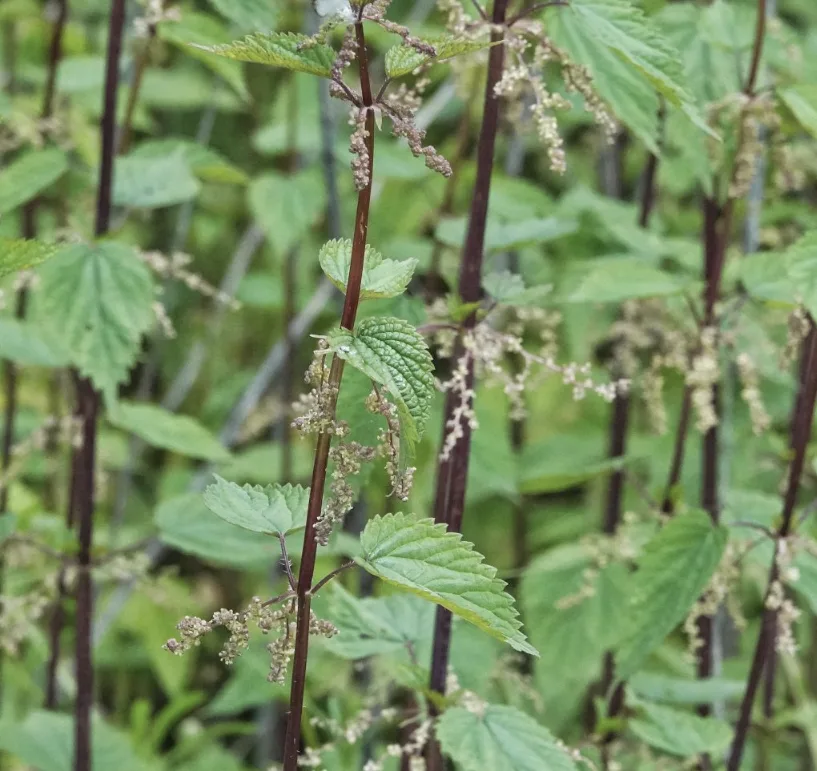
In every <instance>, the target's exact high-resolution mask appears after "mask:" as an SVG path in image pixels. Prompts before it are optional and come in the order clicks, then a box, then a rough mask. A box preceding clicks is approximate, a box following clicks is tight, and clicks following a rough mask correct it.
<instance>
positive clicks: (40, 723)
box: [0, 710, 148, 771]
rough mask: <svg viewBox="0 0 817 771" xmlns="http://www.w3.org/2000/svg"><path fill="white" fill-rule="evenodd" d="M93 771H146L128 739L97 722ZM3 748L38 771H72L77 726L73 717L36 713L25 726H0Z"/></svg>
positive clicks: (94, 726)
mask: <svg viewBox="0 0 817 771" xmlns="http://www.w3.org/2000/svg"><path fill="white" fill-rule="evenodd" d="M91 741H92V748H91V757H92V761H93V762H92V771H111V769H114V768H115V769H116V770H117V771H146V770H147V768H148V766H147V764H145V763H144V762H143V761H142V760H141V759H140V758H139V756H138V755H137V754H136V752H135V751H134V749H133V747H132V746H131V743H130V741H129V740H128V737H127V736H126V735H125V734H123V733H121V732H120V731H118V730H116V729H115V728H112V727H111V726H110V725H108V724H107V723H105V722H104V721H103V720H102V719H101V718H95V719H94V721H93V726H92V731H91ZM0 748H2V749H3V750H5V752H7V753H8V754H9V755H10V756H11V757H12V758H16V759H17V760H19V761H21V762H22V763H23V764H24V765H26V766H30V767H32V768H36V769H37V771H71V769H72V768H73V767H74V760H73V759H74V722H73V718H72V717H71V715H65V714H59V713H57V712H45V711H43V710H35V711H33V712H30V713H29V714H28V715H27V717H26V719H25V720H24V721H23V722H22V723H12V722H9V721H6V722H3V723H0Z"/></svg>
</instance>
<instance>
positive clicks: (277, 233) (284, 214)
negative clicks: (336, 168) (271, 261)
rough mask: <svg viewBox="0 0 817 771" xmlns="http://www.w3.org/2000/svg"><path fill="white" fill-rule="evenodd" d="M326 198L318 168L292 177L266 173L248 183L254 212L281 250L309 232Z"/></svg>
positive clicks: (322, 210)
mask: <svg viewBox="0 0 817 771" xmlns="http://www.w3.org/2000/svg"><path fill="white" fill-rule="evenodd" d="M325 200H326V192H325V189H324V185H323V181H322V178H321V176H320V174H319V173H318V172H317V171H316V170H315V169H306V170H304V171H301V172H298V173H297V174H294V175H292V176H289V177H287V176H284V175H282V174H277V173H268V174H264V175H262V176H260V177H257V178H256V179H254V180H253V182H252V184H251V185H250V187H249V203H250V209H251V210H252V213H253V216H254V217H255V219H256V221H257V222H258V224H259V225H260V226H261V228H262V229H263V231H264V233H265V234H266V236H267V238H268V239H269V242H270V244H271V246H272V247H273V248H274V249H275V250H276V251H277V252H278V253H279V254H284V253H286V252H287V251H288V250H289V249H291V248H292V247H294V246H295V245H296V244H297V243H298V242H299V241H301V239H303V238H304V236H306V234H307V233H308V232H309V230H310V228H311V227H312V226H313V225H314V224H315V223H316V222H317V221H318V220H319V219H320V217H321V215H322V214H323V212H324V201H325Z"/></svg>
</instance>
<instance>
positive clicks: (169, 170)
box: [113, 152, 199, 209]
mask: <svg viewBox="0 0 817 771" xmlns="http://www.w3.org/2000/svg"><path fill="white" fill-rule="evenodd" d="M198 193H199V183H198V182H197V181H196V178H195V176H193V172H192V170H191V168H190V164H189V163H188V162H187V160H186V159H185V157H184V155H183V154H182V153H181V152H174V153H170V154H168V155H165V156H150V155H140V154H132V155H129V156H126V157H124V158H119V159H117V161H116V164H115V165H114V180H113V202H114V203H115V204H116V205H117V206H129V207H133V208H136V209H159V208H162V207H164V206H173V205H174V204H177V203H183V202H184V201H189V200H191V199H193V198H195V197H196V196H197V195H198Z"/></svg>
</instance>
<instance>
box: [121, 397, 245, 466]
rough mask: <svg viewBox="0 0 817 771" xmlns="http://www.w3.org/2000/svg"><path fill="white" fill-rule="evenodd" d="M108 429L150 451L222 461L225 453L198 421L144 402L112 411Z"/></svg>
mask: <svg viewBox="0 0 817 771" xmlns="http://www.w3.org/2000/svg"><path fill="white" fill-rule="evenodd" d="M108 420H109V421H110V423H111V425H113V426H116V427H117V428H121V429H122V430H123V431H129V432H130V433H132V434H135V435H136V436H138V437H139V438H140V439H143V440H144V441H146V442H147V443H148V444H149V445H151V447H161V448H162V449H164V450H171V451H172V452H176V453H178V454H179V455H186V456H187V457H188V458H198V459H200V460H212V461H223V460H228V459H229V458H230V453H229V452H228V451H227V449H226V448H225V447H224V446H223V445H222V444H221V442H219V440H218V439H216V437H215V436H213V434H211V433H210V432H209V431H208V430H207V429H206V428H205V427H204V426H202V425H201V423H199V422H198V421H197V420H194V419H193V418H191V417H189V416H188V415H176V414H175V413H173V412H169V411H168V410H166V409H164V408H163V407H159V406H158V405H155V404H146V403H144V402H128V401H121V402H118V403H117V404H116V407H115V408H114V409H111V414H110V415H109V417H108Z"/></svg>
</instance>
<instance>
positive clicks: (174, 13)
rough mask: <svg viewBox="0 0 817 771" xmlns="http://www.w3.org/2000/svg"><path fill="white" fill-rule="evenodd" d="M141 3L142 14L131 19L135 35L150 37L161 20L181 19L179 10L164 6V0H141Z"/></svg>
mask: <svg viewBox="0 0 817 771" xmlns="http://www.w3.org/2000/svg"><path fill="white" fill-rule="evenodd" d="M141 5H142V6H144V11H143V12H142V15H141V16H139V17H137V18H136V19H134V20H133V34H134V36H135V37H143V38H146V37H152V36H153V35H154V34H155V31H156V27H157V26H158V25H159V24H160V23H161V22H163V21H181V18H182V15H181V11H180V10H179V9H178V8H168V7H166V6H165V2H164V0H141Z"/></svg>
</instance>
